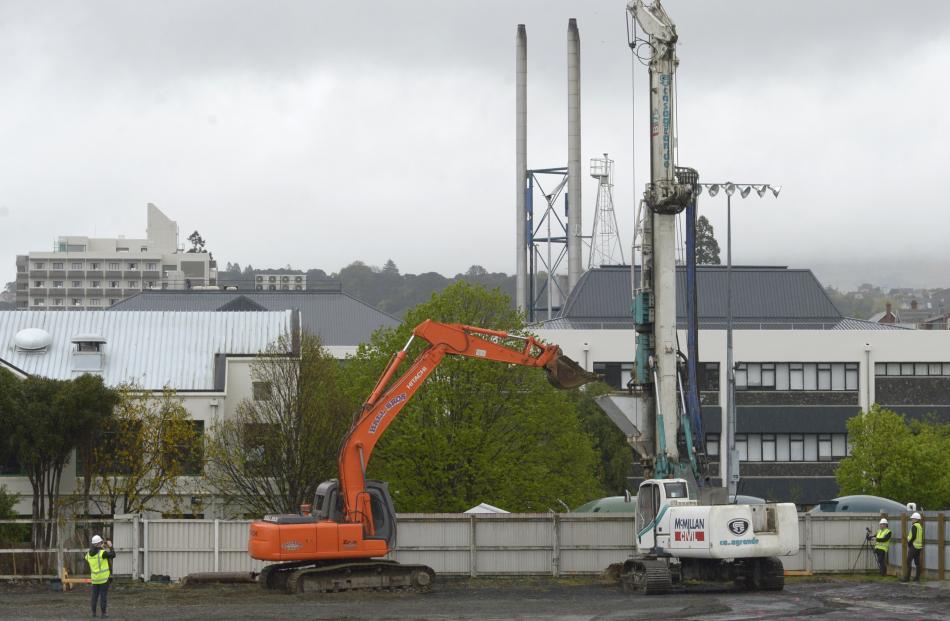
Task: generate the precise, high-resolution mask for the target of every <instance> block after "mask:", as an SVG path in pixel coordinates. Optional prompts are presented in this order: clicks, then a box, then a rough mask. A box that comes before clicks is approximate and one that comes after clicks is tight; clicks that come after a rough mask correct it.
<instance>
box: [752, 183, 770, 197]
mask: <svg viewBox="0 0 950 621" xmlns="http://www.w3.org/2000/svg"><path fill="white" fill-rule="evenodd" d="M753 187H754V186H753ZM768 187H769V186H767V185H764V184H763V185H760V186H758V187H756V188H755V193H756V194H758V195H759V198H762V197H763V196H765V191H766V190H767V189H768Z"/></svg>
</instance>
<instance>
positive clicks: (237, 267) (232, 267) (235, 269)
mask: <svg viewBox="0 0 950 621" xmlns="http://www.w3.org/2000/svg"><path fill="white" fill-rule="evenodd" d="M224 271H226V272H228V273H229V274H240V273H241V264H240V263H231V262H230V261H228V265H227V267H225V268H224Z"/></svg>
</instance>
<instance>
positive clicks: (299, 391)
mask: <svg viewBox="0 0 950 621" xmlns="http://www.w3.org/2000/svg"><path fill="white" fill-rule="evenodd" d="M294 350H295V348H294V347H292V339H291V338H289V337H283V338H281V339H279V340H278V342H277V343H275V344H273V345H271V346H270V347H268V349H267V350H266V351H265V352H263V355H262V356H261V358H260V359H258V360H257V361H256V362H254V363H253V365H252V367H251V378H252V381H253V396H252V397H251V398H248V399H245V400H244V401H242V402H241V403H240V404H239V405H238V408H237V413H236V416H235V418H234V419H232V420H225V421H219V422H217V423H216V424H215V425H214V426H213V427H212V430H211V433H210V434H209V437H208V443H207V450H206V454H207V458H208V462H207V466H206V469H205V477H206V479H207V481H208V483H209V485H210V487H211V488H212V489H213V490H214V491H215V492H216V493H217V494H218V495H219V496H220V497H221V498H222V499H223V500H224V502H225V505H226V506H227V507H229V508H230V510H231V512H232V513H235V514H238V515H246V516H262V515H264V514H267V513H288V512H295V511H297V510H298V508H299V507H300V505H301V504H303V503H310V502H312V501H313V497H314V492H315V491H316V488H317V485H319V484H320V483H321V482H322V481H324V480H326V479H328V478H332V477H334V476H336V473H337V461H336V460H337V452H338V449H339V445H340V441H341V440H342V438H343V435H344V434H345V433H346V431H347V429H349V425H350V421H351V416H352V413H353V412H354V411H355V408H354V407H353V405H354V404H352V403H351V402H350V400H349V399H348V398H347V396H346V392H345V390H344V387H343V383H342V370H341V367H340V363H339V361H338V360H336V359H335V358H333V356H331V355H330V353H329V352H327V350H326V349H324V348H323V347H322V346H321V344H320V340H319V338H318V337H316V336H313V335H310V334H306V333H305V334H303V335H302V337H301V339H300V344H299V350H298V351H294Z"/></svg>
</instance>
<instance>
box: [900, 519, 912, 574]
mask: <svg viewBox="0 0 950 621" xmlns="http://www.w3.org/2000/svg"><path fill="white" fill-rule="evenodd" d="M900 550H901V577H903V576H905V575H906V576H907V577H910V567H907V566H906V565H907V514H906V513H902V514H901V547H900Z"/></svg>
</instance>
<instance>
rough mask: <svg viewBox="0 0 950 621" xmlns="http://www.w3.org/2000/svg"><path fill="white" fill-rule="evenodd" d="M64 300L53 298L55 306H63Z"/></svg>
mask: <svg viewBox="0 0 950 621" xmlns="http://www.w3.org/2000/svg"><path fill="white" fill-rule="evenodd" d="M62 305H63V298H53V306H62Z"/></svg>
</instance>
